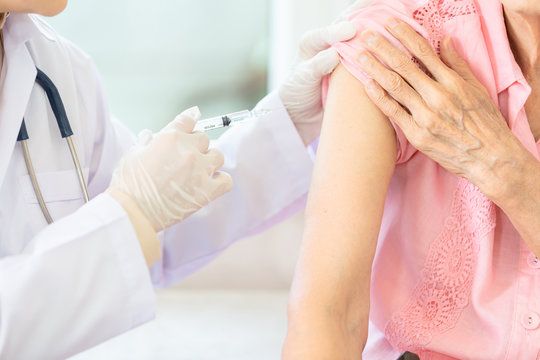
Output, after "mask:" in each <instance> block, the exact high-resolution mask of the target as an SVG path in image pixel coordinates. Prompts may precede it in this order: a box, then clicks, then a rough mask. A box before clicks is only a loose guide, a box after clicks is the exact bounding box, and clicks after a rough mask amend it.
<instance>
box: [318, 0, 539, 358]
mask: <svg viewBox="0 0 540 360" xmlns="http://www.w3.org/2000/svg"><path fill="white" fill-rule="evenodd" d="M390 17H398V18H400V19H402V20H404V21H406V22H408V23H409V24H410V25H412V26H413V27H414V28H415V29H416V30H417V31H418V32H419V33H420V34H422V35H423V36H424V37H425V38H426V39H428V40H429V41H430V42H431V44H432V45H433V47H434V48H435V49H438V48H439V46H440V41H441V39H442V38H443V36H445V35H446V34H448V35H451V36H452V37H453V39H454V44H455V46H456V48H457V49H458V51H459V52H460V53H461V54H462V56H463V57H464V58H465V59H466V60H467V61H468V62H469V64H470V65H471V67H472V68H473V71H474V72H475V75H476V76H477V77H478V79H479V80H480V81H481V82H482V83H483V84H484V86H485V87H486V88H487V89H488V90H489V92H490V94H491V96H492V98H493V100H494V101H495V102H496V103H497V104H498V106H499V108H500V110H501V112H502V113H503V115H504V116H505V118H506V119H507V122H508V125H509V127H510V129H511V130H512V132H513V133H514V134H515V136H516V137H517V138H519V140H520V141H521V142H522V143H523V145H524V146H525V147H526V148H527V149H528V150H529V151H530V152H531V153H533V154H534V155H535V156H536V157H537V159H540V157H539V151H540V143H539V144H536V142H535V140H534V137H533V134H532V132H531V129H530V127H529V124H528V121H527V116H526V114H525V110H524V104H525V102H526V100H527V98H528V96H529V94H530V91H531V89H530V87H529V86H528V84H527V83H526V81H525V79H524V77H523V75H522V72H521V70H520V69H519V66H518V65H517V63H516V61H515V59H514V57H513V54H512V51H511V49H510V46H509V43H508V39H507V35H506V29H505V24H504V18H503V12H502V6H501V3H500V0H427V1H426V0H424V1H420V0H375V1H374V2H373V3H372V4H371V5H370V6H369V7H367V8H365V9H363V10H360V11H358V12H357V13H355V14H354V15H352V16H351V20H352V21H353V22H354V23H355V24H356V27H357V28H358V30H359V32H361V31H363V30H365V29H373V30H377V31H379V32H380V33H382V34H383V35H385V36H386V37H387V38H388V39H389V40H391V41H392V42H393V43H394V44H396V45H398V46H399V47H400V48H401V49H403V50H404V48H403V47H402V46H401V45H400V44H399V43H398V42H397V41H396V40H395V39H394V38H393V37H391V36H390V35H389V34H388V32H387V31H386V30H385V29H384V26H383V25H384V24H385V23H386V22H387V20H388V19H389V18H390ZM335 48H336V49H337V50H338V51H339V53H340V55H341V57H342V62H343V64H344V65H345V67H346V68H347V69H348V70H349V71H350V72H351V73H352V74H353V75H354V76H356V77H357V78H358V79H360V80H361V81H365V80H366V75H365V74H364V73H363V72H362V71H361V70H360V69H359V67H358V66H357V65H356V63H355V58H356V55H357V52H358V50H359V49H361V48H362V45H361V42H360V39H359V36H357V37H356V38H354V39H352V40H350V41H348V42H344V43H340V44H337V45H336V46H335ZM326 92H327V85H326V86H325V88H324V90H323V95H326ZM394 127H395V129H396V134H397V138H398V145H399V154H398V159H397V166H396V169H395V173H394V175H393V178H392V180H391V185H390V189H389V191H388V196H387V201H386V207H385V212H384V217H383V221H382V226H381V230H380V235H379V242H378V248H377V253H376V256H375V260H374V264H373V279H372V285H371V314H370V319H371V321H370V333H369V338H368V344H367V346H366V349H365V351H364V359H367V360H371V359H376V360H379V359H390V360H393V359H395V358H397V356H398V355H399V353H401V352H402V351H405V350H409V351H412V352H415V353H417V354H418V355H420V356H421V359H437V360H439V359H441V360H442V359H475V360H479V359H486V360H487V359H489V360H493V359H512V360H514V359H540V261H539V260H538V259H537V258H536V257H535V255H534V254H533V253H532V252H531V250H530V249H529V248H528V246H527V245H526V244H525V243H524V241H523V240H522V239H521V237H520V235H519V233H518V232H517V231H516V230H515V228H514V227H513V226H512V224H511V223H510V221H509V220H508V218H507V217H506V215H505V214H504V213H503V212H502V211H501V210H500V209H499V208H497V206H495V205H494V204H493V203H492V202H491V201H490V200H489V199H487V198H486V197H485V196H484V195H483V194H482V193H481V192H480V191H479V190H478V188H476V187H475V186H474V185H472V184H470V183H469V182H468V181H466V180H464V179H461V178H459V177H457V176H456V175H453V174H451V173H449V172H447V171H446V170H444V169H443V168H442V167H441V166H439V165H438V164H437V163H435V162H434V161H432V160H431V159H429V158H428V157H427V156H425V155H424V154H422V153H420V152H419V151H417V150H416V149H415V148H414V147H413V146H412V145H411V144H410V143H409V142H408V141H407V139H406V138H405V136H404V135H403V133H402V132H401V130H400V129H399V128H398V127H397V126H394ZM539 216H540V214H539Z"/></svg>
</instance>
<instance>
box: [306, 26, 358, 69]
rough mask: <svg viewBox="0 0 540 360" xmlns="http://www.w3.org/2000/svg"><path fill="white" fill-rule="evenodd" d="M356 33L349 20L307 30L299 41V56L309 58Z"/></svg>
mask: <svg viewBox="0 0 540 360" xmlns="http://www.w3.org/2000/svg"><path fill="white" fill-rule="evenodd" d="M354 35H356V27H355V26H354V25H353V24H352V23H350V22H342V23H339V24H334V25H330V26H327V27H324V28H321V29H316V30H312V31H310V32H307V33H306V34H305V35H304V36H303V37H302V40H301V41H300V58H301V59H303V60H307V59H311V58H312V57H314V56H315V55H317V54H318V53H319V52H321V51H323V50H325V49H328V48H329V47H330V46H332V45H333V44H335V43H338V42H340V41H346V40H349V39H351V38H352V37H353V36H354Z"/></svg>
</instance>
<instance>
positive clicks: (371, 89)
mask: <svg viewBox="0 0 540 360" xmlns="http://www.w3.org/2000/svg"><path fill="white" fill-rule="evenodd" d="M366 90H368V91H369V92H372V93H373V92H375V91H376V90H377V84H375V80H373V79H369V80H368V81H367V83H366Z"/></svg>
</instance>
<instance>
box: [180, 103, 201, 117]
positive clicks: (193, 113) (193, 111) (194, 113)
mask: <svg viewBox="0 0 540 360" xmlns="http://www.w3.org/2000/svg"><path fill="white" fill-rule="evenodd" d="M182 114H184V115H187V116H189V117H190V118H192V119H194V120H199V119H200V118H201V110H200V109H199V107H198V106H194V107H191V108H189V109H187V110H186V111H184V112H183V113H182Z"/></svg>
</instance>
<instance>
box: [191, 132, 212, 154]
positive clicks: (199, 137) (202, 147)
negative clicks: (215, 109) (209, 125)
mask: <svg viewBox="0 0 540 360" xmlns="http://www.w3.org/2000/svg"><path fill="white" fill-rule="evenodd" d="M188 136H193V138H194V139H195V146H196V147H197V149H198V150H199V151H200V152H201V153H203V154H206V153H207V152H208V147H209V146H210V138H209V137H208V135H206V134H205V133H203V132H200V131H195V132H194V133H192V134H189V135H188Z"/></svg>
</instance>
